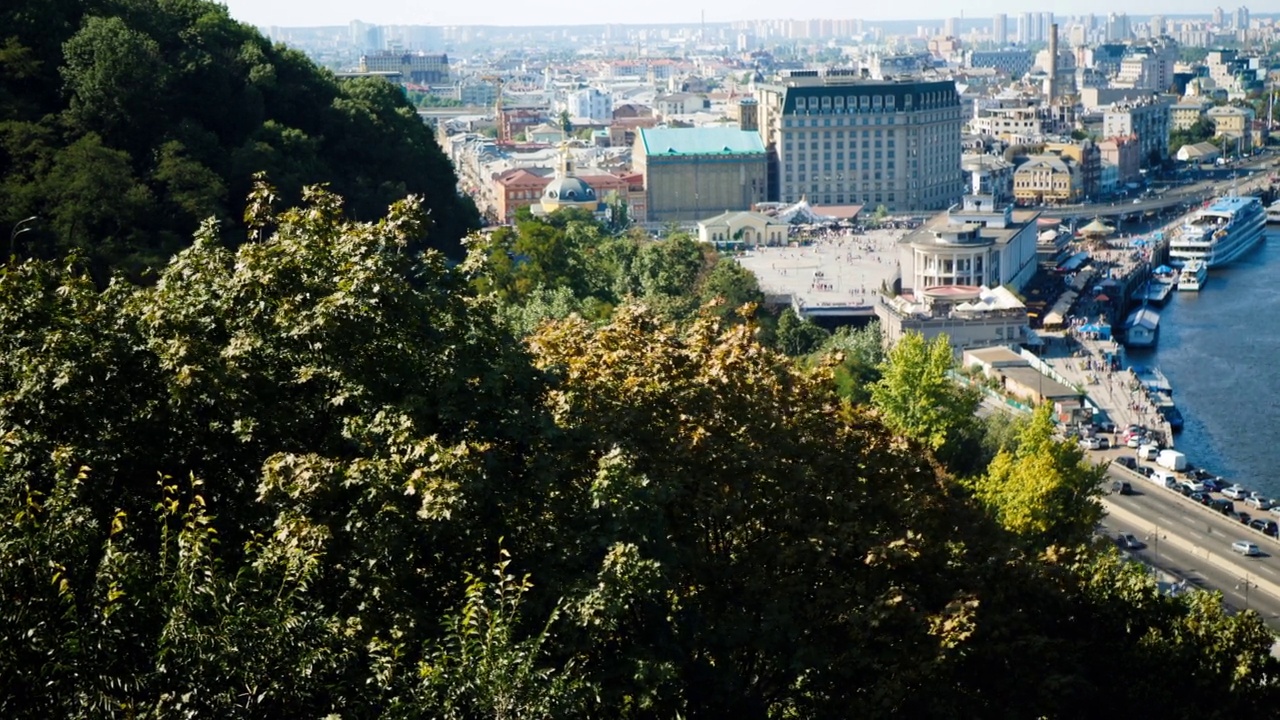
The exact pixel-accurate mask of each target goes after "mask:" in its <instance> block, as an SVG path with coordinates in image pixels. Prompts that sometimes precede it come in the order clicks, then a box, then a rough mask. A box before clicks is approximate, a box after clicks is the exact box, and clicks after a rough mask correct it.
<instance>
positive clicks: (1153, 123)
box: [1102, 95, 1170, 167]
mask: <svg viewBox="0 0 1280 720" xmlns="http://www.w3.org/2000/svg"><path fill="white" fill-rule="evenodd" d="M1169 106H1170V103H1169V101H1168V100H1167V99H1165V98H1162V97H1160V96H1156V95H1152V96H1149V97H1142V98H1139V99H1137V100H1133V101H1126V102H1118V103H1113V104H1112V105H1111V106H1109V107H1108V108H1106V110H1105V111H1104V112H1103V116H1102V136H1103V137H1108V138H1110V137H1124V136H1127V135H1135V136H1137V138H1138V143H1139V149H1140V150H1141V151H1142V164H1143V166H1144V167H1146V166H1147V165H1149V164H1151V162H1152V161H1153V160H1155V161H1156V162H1160V161H1162V160H1163V159H1164V158H1167V157H1169V123H1170V111H1169Z"/></svg>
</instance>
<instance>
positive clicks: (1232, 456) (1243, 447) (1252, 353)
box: [1129, 226, 1280, 497]
mask: <svg viewBox="0 0 1280 720" xmlns="http://www.w3.org/2000/svg"><path fill="white" fill-rule="evenodd" d="M1277 270H1280V231H1278V230H1277V229H1276V227H1275V226H1270V227H1268V228H1267V236H1266V240H1265V241H1264V242H1263V243H1262V244H1260V245H1259V246H1258V247H1257V248H1256V249H1255V250H1253V251H1252V252H1250V253H1249V254H1248V255H1246V256H1245V257H1243V258H1241V259H1240V260H1237V261H1236V262H1234V263H1232V264H1231V265H1229V266H1227V267H1225V268H1220V269H1216V270H1212V271H1210V273H1209V280H1208V282H1207V283H1205V287H1204V289H1203V290H1201V291H1200V292H1199V293H1198V294H1197V293H1189V292H1182V293H1178V294H1177V295H1176V297H1173V298H1170V300H1169V302H1168V304H1167V305H1166V306H1165V307H1164V308H1163V310H1162V312H1161V319H1160V339H1159V342H1158V344H1157V347H1156V349H1155V350H1154V351H1148V352H1141V353H1140V352H1133V353H1131V354H1130V355H1129V362H1130V363H1133V364H1149V365H1155V366H1157V367H1159V368H1160V369H1161V370H1162V371H1164V374H1165V375H1166V376H1167V377H1168V378H1169V383H1170V384H1171V385H1172V386H1173V397H1174V400H1175V401H1176V402H1177V405H1178V408H1179V409H1180V410H1181V411H1182V415H1183V417H1184V418H1185V421H1186V427H1185V429H1184V430H1183V431H1182V433H1181V434H1179V435H1178V436H1177V438H1176V439H1175V441H1174V444H1175V445H1176V446H1177V448H1178V449H1179V450H1181V451H1182V452H1184V453H1186V455H1187V459H1188V460H1189V461H1190V462H1192V463H1194V464H1195V465H1197V466H1200V467H1204V468H1207V469H1209V470H1212V471H1214V472H1216V473H1218V474H1219V475H1224V476H1226V477H1227V478H1228V479H1230V480H1232V481H1235V482H1239V483H1240V484H1242V485H1244V486H1245V487H1248V488H1250V489H1253V490H1258V491H1259V492H1262V493H1264V494H1266V495H1267V496H1270V497H1280V273H1277Z"/></svg>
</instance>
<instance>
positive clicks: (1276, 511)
mask: <svg viewBox="0 0 1280 720" xmlns="http://www.w3.org/2000/svg"><path fill="white" fill-rule="evenodd" d="M1268 512H1270V513H1271V514H1272V515H1280V505H1272V506H1271V509H1270V510H1269V511H1268Z"/></svg>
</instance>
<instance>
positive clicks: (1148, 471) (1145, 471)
mask: <svg viewBox="0 0 1280 720" xmlns="http://www.w3.org/2000/svg"><path fill="white" fill-rule="evenodd" d="M1155 471H1156V469H1155V468H1153V467H1151V466H1150V465H1139V466H1138V469H1137V470H1136V471H1135V472H1137V473H1138V474H1139V475H1141V476H1142V477H1145V478H1149V477H1151V475H1152V474H1153V473H1155Z"/></svg>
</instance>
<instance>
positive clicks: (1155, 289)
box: [1129, 280, 1173, 305]
mask: <svg viewBox="0 0 1280 720" xmlns="http://www.w3.org/2000/svg"><path fill="white" fill-rule="evenodd" d="M1171 294H1173V283H1169V282H1160V281H1159V280H1149V281H1147V282H1145V283H1143V284H1141V285H1139V286H1138V289H1137V290H1135V291H1134V292H1133V294H1132V295H1130V296H1129V297H1130V299H1132V300H1133V301H1134V302H1137V303H1143V304H1146V303H1150V304H1152V305H1163V304H1165V302H1167V301H1168V300H1169V296H1170V295H1171Z"/></svg>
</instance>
